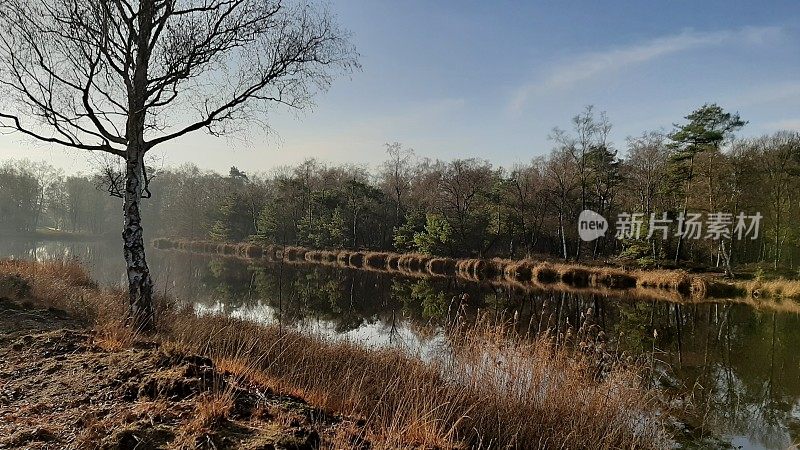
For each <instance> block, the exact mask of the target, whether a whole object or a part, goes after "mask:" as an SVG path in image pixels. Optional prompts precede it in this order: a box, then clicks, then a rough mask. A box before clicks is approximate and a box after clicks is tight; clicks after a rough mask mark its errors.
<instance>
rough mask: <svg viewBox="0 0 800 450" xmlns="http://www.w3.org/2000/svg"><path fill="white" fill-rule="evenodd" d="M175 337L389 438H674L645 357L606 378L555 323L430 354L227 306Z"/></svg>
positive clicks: (491, 333) (497, 441) (470, 334)
mask: <svg viewBox="0 0 800 450" xmlns="http://www.w3.org/2000/svg"><path fill="white" fill-rule="evenodd" d="M169 338H170V339H172V340H174V341H175V342H177V343H179V344H180V345H182V346H185V347H186V348H187V349H188V350H190V351H198V352H203V351H207V349H214V352H215V353H217V354H218V355H227V359H228V360H231V359H238V360H239V361H243V362H244V363H240V364H238V365H237V364H231V363H230V362H227V363H226V367H228V368H230V370H242V371H243V372H244V373H245V374H251V375H250V376H252V378H253V379H254V380H259V382H260V383H262V384H265V385H266V387H268V388H270V389H273V390H275V391H278V392H290V393H293V394H294V395H298V396H301V397H302V398H304V399H306V400H307V401H309V402H310V403H312V404H314V405H316V406H319V407H321V408H323V409H325V410H328V411H336V412H340V413H344V414H347V415H352V416H356V417H365V418H366V421H365V422H366V423H365V428H367V429H368V430H369V431H370V434H372V435H374V436H382V437H383V439H384V440H383V442H384V443H388V444H387V445H388V446H389V447H391V446H392V444H391V442H396V443H400V442H405V443H408V442H413V443H414V446H417V447H426V448H432V447H436V448H461V447H462V446H465V447H476V448H478V447H481V448H482V447H483V446H485V443H486V442H492V443H493V446H497V448H553V447H554V448H622V447H626V448H634V447H641V448H658V447H660V446H662V445H665V444H666V443H667V437H666V433H665V431H664V419H663V418H662V417H663V416H662V415H660V414H658V412H657V410H656V407H657V405H656V403H655V400H654V399H655V395H654V393H652V392H650V391H648V390H647V389H646V388H644V387H643V386H642V385H640V384H639V378H638V377H637V373H636V371H637V369H636V368H635V367H628V366H623V365H612V366H611V367H609V368H606V369H605V370H604V372H603V373H604V375H603V377H602V378H600V379H598V378H597V373H598V372H597V370H598V369H597V367H598V366H597V362H596V360H595V359H594V358H590V357H584V356H583V353H580V352H573V351H570V350H568V349H567V348H566V347H554V345H553V341H552V340H551V339H550V338H549V337H548V336H547V335H546V334H545V335H542V336H541V337H539V338H534V339H533V340H530V341H525V340H522V339H519V338H515V337H513V336H512V335H511V334H508V333H505V332H503V331H497V330H496V328H495V326H494V325H493V326H491V327H489V326H488V325H480V326H476V327H467V328H458V331H457V332H456V334H453V335H450V338H449V342H450V344H451V346H452V350H453V351H452V352H450V353H448V354H447V355H444V356H440V357H437V358H434V359H433V360H431V361H428V362H423V361H422V360H420V359H417V358H415V357H413V356H410V355H408V354H406V353H404V352H401V351H399V350H391V349H383V350H369V349H366V348H364V347H361V346H360V345H357V344H355V343H351V342H347V341H330V340H326V339H322V338H319V337H313V336H308V335H303V334H300V333H297V332H293V331H287V330H285V329H284V330H280V329H279V328H278V327H275V326H260V325H256V324H254V323H250V322H246V321H242V320H238V319H231V318H227V317H222V316H205V317H200V318H198V317H195V316H193V315H190V314H186V315H183V314H181V315H179V318H178V319H177V320H176V321H175V322H174V323H173V326H172V327H171V329H170V331H169ZM590 353H591V354H592V355H593V354H594V352H590ZM237 366H238V367H239V368H240V369H236V367H237ZM256 373H257V375H253V374H256ZM245 376H247V375H245ZM553 380H558V382H553ZM609 392H614V395H613V396H609V395H608V393H609ZM398 445H399V444H398Z"/></svg>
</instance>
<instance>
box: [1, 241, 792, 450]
mask: <svg viewBox="0 0 800 450" xmlns="http://www.w3.org/2000/svg"><path fill="white" fill-rule="evenodd" d="M120 255H121V249H120V245H119V243H117V242H112V243H60V242H25V241H11V240H7V239H3V240H1V241H0V256H5V257H8V256H14V257H18V258H29V259H30V258H35V259H40V260H44V259H50V258H63V257H65V256H66V257H75V258H78V259H80V260H81V261H83V262H84V263H86V264H87V265H88V266H89V267H90V270H91V271H92V275H93V276H94V277H95V278H96V279H97V280H99V281H100V282H101V283H104V284H106V285H120V284H121V283H123V281H124V270H123V268H124V266H123V261H122V258H121V256H120ZM148 256H149V261H150V264H151V268H152V270H153V272H154V275H155V279H156V285H157V289H159V290H163V291H164V292H166V293H168V294H170V295H172V296H174V297H177V298H178V299H182V300H186V301H191V302H194V303H195V305H196V308H197V309H198V310H200V311H218V312H223V313H225V314H231V315H235V316H239V317H245V318H249V319H252V320H255V321H263V322H278V321H279V322H280V323H282V324H284V325H286V326H291V327H296V328H299V329H304V330H309V331H314V332H320V333H324V334H327V335H331V336H337V337H346V338H350V339H354V340H359V341H362V342H364V343H366V344H368V345H394V346H403V347H408V348H412V349H414V350H417V351H420V350H421V351H423V352H424V351H425V349H426V348H428V347H432V346H435V345H436V343H437V340H438V339H439V337H438V335H437V329H438V327H437V326H438V324H439V323H441V320H442V318H443V316H445V315H446V314H447V309H448V305H449V304H450V302H451V300H452V298H453V297H454V296H457V295H461V294H464V293H466V294H468V295H469V298H470V300H469V305H470V312H471V313H473V314H474V313H475V312H476V311H477V310H478V309H480V310H482V311H488V312H489V313H490V314H496V315H497V317H503V318H508V319H510V318H512V317H514V316H515V315H516V317H517V323H518V324H519V325H518V326H519V327H520V328H521V329H523V330H525V329H526V328H527V329H530V330H531V331H535V330H537V329H540V328H546V327H550V328H554V327H558V328H559V329H565V328H566V327H568V326H570V325H574V324H575V323H578V322H579V321H580V320H581V314H582V313H584V312H586V311H587V310H588V309H589V308H592V310H593V311H594V312H595V317H596V322H597V323H598V325H600V326H601V327H602V328H603V329H604V331H605V333H606V334H607V336H608V337H609V339H610V341H611V342H612V343H613V344H614V345H615V346H616V347H617V348H618V349H620V350H625V351H629V352H633V353H637V354H641V353H643V352H646V353H652V352H655V354H656V356H657V358H658V359H659V360H661V361H663V370H664V373H665V375H666V376H665V377H664V379H665V380H666V381H665V383H667V384H668V385H670V386H671V387H672V388H674V389H676V390H677V391H678V392H681V393H682V395H683V398H684V401H685V402H691V403H692V404H693V405H695V407H696V408H698V409H699V410H700V411H704V412H705V415H706V423H707V427H706V428H709V429H712V430H714V433H715V434H717V435H721V436H722V437H723V439H724V441H725V443H727V445H729V446H730V445H732V446H734V447H736V448H746V449H785V448H790V447H792V446H793V445H796V443H798V442H800V351H798V349H800V317H798V315H797V314H795V313H789V312H781V311H778V310H770V309H762V310H757V309H755V308H753V307H751V306H748V305H743V304H736V303H726V302H715V303H711V302H709V303H699V304H698V303H695V304H678V303H672V302H660V301H641V300H633V299H626V298H613V297H607V296H603V295H598V294H582V295H578V294H574V293H563V292H531V291H526V290H522V289H519V288H512V287H509V286H504V285H497V284H490V283H488V282H486V283H477V282H468V281H465V280H460V279H452V278H405V277H400V276H395V275H388V274H384V273H378V272H370V271H361V270H353V269H336V268H330V267H323V266H311V265H283V266H281V265H280V264H275V263H271V264H269V265H263V264H262V265H257V264H250V263H247V262H245V261H241V260H236V259H228V258H217V257H208V256H202V255H195V254H189V253H177V252H164V251H158V250H154V249H151V250H150V251H149V255H148ZM654 331H655V332H656V333H657V337H655V338H654ZM692 442H693V444H692V445H694V446H695V447H698V448H706V447H708V446H710V445H712V442H711V441H707V440H705V439H704V436H702V433H700V432H699V431H697V430H695V432H694V433H693V441H692Z"/></svg>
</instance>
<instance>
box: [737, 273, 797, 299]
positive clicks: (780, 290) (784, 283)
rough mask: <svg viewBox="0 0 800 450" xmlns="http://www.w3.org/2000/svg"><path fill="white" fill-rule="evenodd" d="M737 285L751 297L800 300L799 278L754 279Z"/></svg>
mask: <svg viewBox="0 0 800 450" xmlns="http://www.w3.org/2000/svg"><path fill="white" fill-rule="evenodd" d="M737 286H738V287H739V288H740V289H743V290H744V291H745V292H746V293H747V294H749V295H750V296H752V297H763V298H784V299H792V300H800V280H786V279H783V278H779V279H775V280H754V281H748V282H742V283H738V284H737Z"/></svg>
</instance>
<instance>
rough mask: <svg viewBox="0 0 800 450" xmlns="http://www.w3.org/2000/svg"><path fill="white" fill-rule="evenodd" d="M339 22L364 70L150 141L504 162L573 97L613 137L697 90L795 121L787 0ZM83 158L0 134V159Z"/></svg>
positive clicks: (285, 154)
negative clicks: (261, 110)
mask: <svg viewBox="0 0 800 450" xmlns="http://www.w3.org/2000/svg"><path fill="white" fill-rule="evenodd" d="M330 7H331V9H332V10H333V11H334V12H335V13H336V14H337V16H338V18H339V21H340V23H341V24H342V25H343V26H344V27H346V28H348V29H350V30H351V31H352V32H353V41H354V43H355V44H356V46H357V48H358V51H359V53H360V54H361V63H362V65H363V69H362V70H361V71H359V72H356V73H354V74H353V75H352V76H351V77H349V78H347V77H346V78H340V79H338V80H337V81H336V82H335V83H334V85H333V87H332V88H331V89H330V90H329V91H328V92H326V93H324V94H322V95H320V96H319V97H318V98H317V106H316V107H315V108H314V109H313V110H311V111H306V112H302V113H300V114H299V115H298V114H296V113H292V112H288V111H285V110H276V111H275V112H274V114H273V115H272V116H271V117H270V122H269V123H270V126H271V127H272V128H273V130H274V132H273V133H271V134H268V135H267V134H265V133H263V132H261V131H259V130H252V132H251V133H250V135H249V139H248V141H247V142H242V140H241V139H233V140H227V139H224V138H223V139H215V138H210V137H208V136H205V135H202V134H201V135H195V136H191V137H187V138H185V139H184V140H181V141H177V142H175V143H173V144H170V145H169V146H168V147H165V148H163V149H162V150H160V151H158V153H157V155H158V156H159V158H160V161H163V162H164V163H166V164H171V165H177V164H181V163H183V162H187V161H194V162H195V163H196V164H197V165H199V166H200V167H203V168H210V169H216V170H221V171H226V170H227V168H228V167H230V166H231V165H236V166H238V167H240V168H243V169H245V170H250V171H267V170H269V169H270V168H272V167H275V166H277V165H282V164H291V163H295V162H299V161H301V160H303V159H305V158H308V157H316V158H319V159H322V160H325V161H329V162H333V163H340V162H350V163H355V164H365V165H371V166H374V165H376V164H378V163H379V162H380V161H381V160H382V159H383V158H384V153H383V147H382V144H383V143H384V142H389V141H399V142H402V143H404V144H405V145H407V146H409V147H412V148H414V149H415V150H416V152H417V154H419V155H421V156H428V157H432V158H443V159H450V158H455V157H473V156H474V157H483V158H486V159H489V160H491V161H492V162H493V163H496V164H498V165H504V166H508V165H511V164H513V163H516V162H523V161H527V160H529V159H530V158H532V157H535V156H537V155H541V154H544V153H547V152H549V151H550V149H551V147H552V143H551V142H550V141H549V140H548V138H547V136H548V134H549V132H550V130H551V129H552V128H553V127H554V126H560V127H562V128H563V127H568V126H569V120H570V118H571V117H572V116H573V115H575V114H576V113H577V112H579V111H581V110H582V108H583V107H584V106H585V105H588V104H592V105H595V107H596V108H597V109H598V110H601V111H607V112H608V116H609V118H610V120H611V122H612V123H613V125H614V128H613V132H612V138H613V140H614V142H615V144H616V146H617V148H620V149H623V148H624V141H625V137H626V136H630V135H637V134H640V133H641V132H643V131H645V130H652V129H659V128H665V129H669V128H670V127H671V125H672V123H675V122H679V121H680V120H681V118H682V117H683V116H685V115H686V114H688V113H689V112H690V111H691V110H692V109H694V108H696V107H698V106H700V105H702V104H703V103H705V102H717V103H719V104H720V105H721V106H723V107H724V108H726V109H729V110H733V111H739V112H740V113H741V115H742V117H743V118H744V119H746V120H749V121H750V124H749V125H748V126H747V127H746V128H745V129H744V130H743V131H742V132H741V133H740V135H759V134H763V133H767V132H771V131H774V130H776V129H779V128H789V129H796V130H800V25H798V24H800V2H797V1H774V2H753V1H702V2H697V1H677V0H676V1H663V2H655V1H619V0H617V1H603V2H600V1H569V2H564V1H561V2H557V1H552V2H501V1H495V2H487V1H404V2H396V1H383V0H345V1H337V2H335V3H331V4H330ZM4 156H7V157H20V156H26V157H29V158H30V159H35V160H38V159H50V160H51V161H53V163H54V164H56V165H58V166H59V167H62V168H64V169H65V171H67V172H75V171H85V170H88V168H89V167H90V166H89V164H87V163H86V162H85V161H86V160H87V158H85V157H84V155H83V154H81V153H75V152H72V153H66V154H65V153H64V151H62V150H49V149H47V148H46V147H42V146H34V145H32V144H31V143H30V142H27V141H19V140H18V139H12V138H9V137H8V136H2V137H0V157H4Z"/></svg>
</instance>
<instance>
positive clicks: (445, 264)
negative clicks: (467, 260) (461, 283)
mask: <svg viewBox="0 0 800 450" xmlns="http://www.w3.org/2000/svg"><path fill="white" fill-rule="evenodd" d="M425 269H426V270H427V271H428V272H429V273H430V274H432V275H447V276H453V275H455V273H456V260H455V259H453V258H432V259H431V260H430V261H428V264H427V265H426V267H425Z"/></svg>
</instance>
